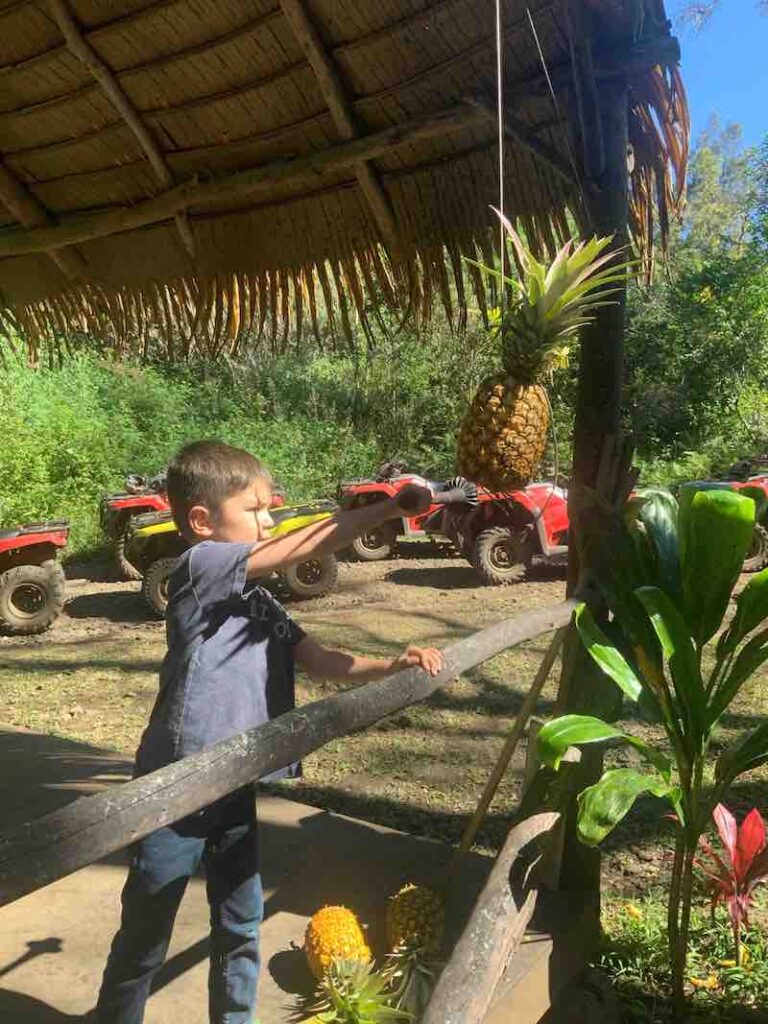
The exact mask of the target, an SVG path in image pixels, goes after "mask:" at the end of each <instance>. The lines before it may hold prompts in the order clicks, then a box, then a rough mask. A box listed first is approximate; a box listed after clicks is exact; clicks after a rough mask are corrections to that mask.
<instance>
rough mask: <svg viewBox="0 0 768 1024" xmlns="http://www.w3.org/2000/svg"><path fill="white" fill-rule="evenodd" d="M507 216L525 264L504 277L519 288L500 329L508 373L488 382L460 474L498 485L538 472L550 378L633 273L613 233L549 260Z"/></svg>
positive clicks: (476, 406) (460, 456) (475, 404)
mask: <svg viewBox="0 0 768 1024" xmlns="http://www.w3.org/2000/svg"><path fill="white" fill-rule="evenodd" d="M503 223H504V230H505V233H506V235H507V239H508V243H509V245H510V246H511V247H513V248H514V250H515V253H516V257H517V263H518V264H519V266H520V267H521V268H522V275H521V280H519V281H518V280H516V279H514V278H506V277H505V279H504V280H505V283H506V285H507V287H508V288H509V289H511V290H512V291H513V292H515V295H514V298H513V299H512V301H511V302H510V304H509V308H508V309H506V310H505V311H504V313H503V316H501V317H500V318H499V322H498V324H497V326H496V328H495V329H496V331H497V332H498V336H499V339H500V342H501V362H502V365H503V368H504V372H503V373H501V374H498V375H497V376H494V377H490V378H488V380H486V381H484V382H483V383H482V384H481V385H480V388H479V389H478V391H477V394H476V395H475V397H474V399H473V401H472V404H471V406H470V409H469V411H468V412H467V414H466V416H465V417H464V421H463V423H462V424H461V428H460V430H459V437H458V445H457V463H458V471H459V473H461V475H462V476H465V477H467V478H468V479H469V480H472V481H474V482H475V483H479V484H483V485H484V486H485V487H488V488H489V489H490V490H493V491H508V490H512V489H514V488H516V487H523V486H525V484H527V483H528V482H529V481H530V479H531V477H532V476H533V474H534V473H535V472H536V469H537V467H538V465H539V462H540V461H541V457H542V455H543V454H544V449H545V447H546V442H547V428H548V426H549V402H548V399H547V392H546V389H545V387H544V385H543V383H542V381H543V380H544V379H545V378H546V376H547V374H548V373H549V372H550V371H551V370H552V369H553V368H554V367H555V366H556V365H557V364H558V363H562V362H563V361H564V360H565V359H566V358H567V354H568V350H569V348H570V346H571V345H572V344H573V343H574V341H575V340H576V338H577V336H578V332H579V330H580V329H581V327H582V326H583V325H584V324H586V323H589V321H590V319H591V317H590V314H591V313H592V312H593V311H594V310H595V309H597V308H598V307H599V306H600V305H602V304H603V303H604V302H605V300H606V298H607V297H608V296H609V295H612V294H613V293H614V291H615V289H614V288H613V287H612V286H613V285H615V284H618V283H619V282H622V281H624V280H626V275H627V269H628V264H627V263H621V264H619V263H617V262H615V254H614V253H613V252H610V253H606V252H604V250H605V249H606V248H607V247H608V246H609V245H610V242H611V239H610V238H592V239H591V240H590V241H588V242H578V243H577V242H575V241H574V240H571V241H569V242H567V243H566V244H565V245H564V246H563V247H562V249H560V251H559V252H558V253H557V255H556V256H555V258H554V260H553V261H552V263H551V264H550V265H549V266H547V265H545V264H543V263H539V261H538V260H536V259H535V258H534V256H533V255H532V254H531V252H530V250H529V249H528V248H527V247H526V245H525V244H524V242H523V241H522V239H521V238H520V237H519V236H518V235H517V233H516V232H515V230H514V228H513V227H512V225H511V224H510V223H509V221H507V220H506V219H504V221H503ZM609 264H610V265H609ZM476 265H477V266H479V267H480V269H481V270H483V271H485V272H487V273H491V274H495V275H496V276H498V273H497V271H494V270H493V269H492V268H489V267H485V266H483V265H482V264H476Z"/></svg>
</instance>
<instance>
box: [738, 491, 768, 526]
mask: <svg viewBox="0 0 768 1024" xmlns="http://www.w3.org/2000/svg"><path fill="white" fill-rule="evenodd" d="M739 494H743V495H744V496H745V497H747V498H751V499H752V501H754V503H755V517H756V519H757V521H758V523H760V522H762V520H763V516H764V515H765V511H766V508H767V507H768V498H767V497H766V495H765V491H764V490H763V489H762V487H755V486H752V485H749V484H748V485H747V486H746V487H740V488H739Z"/></svg>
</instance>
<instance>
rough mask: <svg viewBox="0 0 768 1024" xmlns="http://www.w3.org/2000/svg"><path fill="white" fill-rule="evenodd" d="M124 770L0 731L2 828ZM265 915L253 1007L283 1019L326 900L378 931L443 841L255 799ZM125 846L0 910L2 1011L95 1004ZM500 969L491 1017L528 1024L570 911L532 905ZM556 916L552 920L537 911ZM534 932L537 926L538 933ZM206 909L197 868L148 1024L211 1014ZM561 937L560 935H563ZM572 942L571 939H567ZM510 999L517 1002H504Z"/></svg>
mask: <svg viewBox="0 0 768 1024" xmlns="http://www.w3.org/2000/svg"><path fill="white" fill-rule="evenodd" d="M129 775H130V764H128V763H127V762H126V761H124V760H123V759H121V758H119V757H116V756H115V755H113V754H110V753H109V752H105V751H99V750H94V749H93V748H90V747H86V746H84V745H82V744H76V743H71V742H69V741H67V740H62V739H60V738H58V737H50V736H40V735H38V734H35V733H25V732H23V731H19V730H1V729H0V807H2V808H3V814H2V821H3V825H2V827H3V828H5V827H9V826H12V825H13V823H14V822H16V821H21V820H29V819H34V818H35V817H38V816H39V815H40V814H43V813H46V812H47V811H50V810H53V809H54V808H55V807H57V806H61V805H62V804H63V803H65V802H67V801H69V800H72V799H76V798H78V797H79V796H82V795H84V794H86V793H88V792H93V791H95V790H96V789H98V788H100V787H102V786H104V785H109V784H114V783H115V782H117V781H121V780H124V779H125V778H127V777H129ZM258 807H259V820H260V839H261V850H262V863H261V867H262V875H263V880H264V887H265V895H266V916H265V922H264V926H263V929H262V957H263V961H262V962H263V968H262V979H261V987H260V1000H259V1017H260V1020H261V1021H262V1022H263V1024H284V1022H285V1021H286V1020H288V1019H289V1016H290V1012H291V1010H292V1009H293V1008H294V1007H295V1005H296V998H297V994H298V993H301V992H304V991H306V990H307V988H308V987H311V979H310V977H309V974H308V971H307V969H306V965H305V962H304V957H303V954H302V953H301V952H300V951H299V947H300V945H301V943H302V940H303V934H304V929H305V927H306V922H307V919H308V918H309V917H310V916H311V914H312V913H314V911H315V910H317V909H318V907H319V906H320V905H322V904H323V903H343V904H345V905H346V906H349V907H351V908H352V909H354V910H355V911H356V912H357V913H358V915H359V916H360V918H361V920H362V921H364V922H366V923H367V924H368V925H369V939H370V941H371V943H372V945H373V947H374V949H376V948H377V947H379V948H380V946H381V942H382V935H381V926H382V918H383V907H384V902H385V899H386V897H387V895H388V894H389V893H390V892H392V891H393V890H394V889H396V888H397V887H398V886H399V885H400V884H401V883H402V882H403V881H406V880H409V879H413V880H415V881H424V882H429V880H430V879H431V878H434V877H435V874H436V872H437V871H438V870H439V868H440V867H441V866H442V865H444V864H445V863H446V862H447V860H448V858H449V856H450V854H451V849H450V848H449V847H447V846H445V845H443V844H441V843H438V842H434V841H431V840H425V839H421V838H418V837H415V836H411V835H406V834H404V833H400V832H394V831H392V830H390V829H385V828H381V827H379V826H376V825H372V824H370V823H367V822H362V821H357V820H353V819H350V818H344V817H342V816H340V815H336V814H331V813H329V812H326V811H322V810H318V809H317V808H314V807H308V806H306V805H302V804H300V803H296V802H293V801H290V800H286V799H282V798H280V797H275V796H271V795H262V796H260V797H259V801H258ZM489 866H490V862H489V860H488V859H486V858H481V857H473V858H471V859H470V861H469V862H468V865H467V869H466V871H465V873H464V876H463V878H462V879H461V884H460V885H459V886H457V889H456V894H455V897H454V899H453V904H452V906H451V907H450V908H449V919H450V927H451V929H452V930H453V931H457V930H458V929H459V928H460V927H461V926H462V924H463V922H464V921H465V920H466V917H467V915H468V913H469V911H470V909H471V907H472V904H473V902H474V900H475V898H476V896H477V893H478V892H479V890H480V888H481V886H482V883H483V880H484V878H485V876H486V873H487V871H488V869H489ZM124 878H125V856H124V854H122V853H121V854H117V855H115V856H112V857H108V858H106V859H105V860H103V861H101V862H99V863H97V864H94V865H91V866H90V867H87V868H84V869H83V870H82V871H79V872H77V873H76V874H74V875H71V876H69V877H68V878H64V879H62V880H61V881H59V882H57V883H55V884H53V885H50V886H48V887H47V888H45V889H41V890H39V891H38V892H36V893H32V894H30V895H29V896H27V897H25V898H24V899H21V900H18V901H17V902H15V903H13V904H11V905H10V906H8V907H5V908H3V909H2V910H0V1022H2V1024H73V1022H75V1021H79V1020H81V1019H82V1017H83V1015H85V1014H87V1012H88V1011H89V1010H90V1009H91V1007H92V1006H93V1003H94V1000H95V996H96V992H97V990H98V986H99V981H100V978H101V972H102V970H103V966H104V962H105V959H106V955H107V951H108V949H109V944H110V942H111V939H112V936H113V934H114V931H115V928H116V926H117V923H118V917H119V897H120V891H121V889H122V885H123V881H124ZM542 914H543V917H542V920H543V921H544V923H543V924H542V925H540V926H538V927H537V928H534V929H532V930H531V931H530V932H529V934H528V936H527V940H526V944H525V945H524V947H523V949H522V950H521V952H520V953H519V954H518V956H517V957H516V958H515V961H514V962H513V964H512V965H511V967H510V970H509V971H508V972H507V976H506V977H505V979H504V983H503V985H502V986H500V989H499V991H498V993H497V998H496V1000H495V1002H494V1006H493V1008H492V1010H491V1013H490V1014H489V1016H488V1019H487V1024H505V1022H506V1021H509V1020H513V1019H514V1020H515V1022H516V1024H533V1022H535V1021H538V1020H539V1018H540V1016H541V1015H542V1013H544V1011H545V1010H546V1009H547V1007H548V1005H549V1003H550V1001H551V999H552V998H553V995H554V993H555V992H556V991H557V990H558V988H559V987H560V986H561V984H563V983H565V981H566V980H567V978H568V977H570V976H571V974H572V972H573V970H574V969H575V966H574V965H573V964H571V962H570V960H568V958H567V957H566V958H564V955H563V949H564V948H567V947H569V946H570V945H572V944H570V943H568V942H567V941H559V940H557V939H554V940H553V938H552V934H551V932H552V931H557V932H560V933H563V934H564V933H565V932H567V933H569V934H572V933H573V932H574V930H575V933H576V934H578V927H579V921H578V910H577V908H574V910H573V911H570V910H567V908H566V911H565V912H563V908H562V907H560V906H558V907H557V908H551V907H550V908H549V909H548V908H547V907H546V906H544V907H543V908H542ZM547 917H549V918H550V919H553V920H554V921H555V922H556V925H553V926H550V925H549V923H548V922H547V921H545V920H544V919H545V918H547ZM542 929H543V930H542ZM207 933H208V907H207V902H206V898H205V888H204V883H203V881H202V879H194V880H193V881H192V883H191V884H190V886H189V889H188V891H187V895H186V896H185V899H184V901H183V903H182V906H181V909H180V912H179V915H178V918H177V921H176V927H175V929H174V934H173V940H172V943H171V948H170V952H169V958H168V961H167V962H166V964H165V966H164V967H163V969H162V970H161V971H160V972H159V974H158V976H157V979H156V984H155V987H154V992H153V995H152V997H151V999H150V1001H149V1004H148V1008H147V1014H146V1018H145V1021H146V1024H169V1022H175V1021H183V1024H204V1022H206V1021H207V1019H208V1018H207V1001H206V1000H207V995H206V985H207V955H208V941H207ZM561 938H562V936H561ZM576 946H577V948H578V944H576ZM513 1007H514V1013H512V1008H513Z"/></svg>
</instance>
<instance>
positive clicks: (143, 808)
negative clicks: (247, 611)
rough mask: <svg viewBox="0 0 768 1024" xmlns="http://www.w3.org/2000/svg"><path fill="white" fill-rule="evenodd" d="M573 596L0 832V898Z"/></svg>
mask: <svg viewBox="0 0 768 1024" xmlns="http://www.w3.org/2000/svg"><path fill="white" fill-rule="evenodd" d="M575 604H576V602H575V601H573V600H570V601H564V602H562V603H561V604H557V605H552V606H549V607H546V608H541V609H536V610H535V611H530V612H525V613H523V614H522V615H518V616H515V618H513V619H507V620H505V621H504V622H500V623H497V624H496V625H494V626H489V627H488V628H487V629H483V630H481V631H480V632H478V633H474V634H472V636H469V637H466V638H465V639H463V640H459V641H457V642H456V643H454V644H451V645H450V646H449V647H447V648H446V649H445V650H444V652H443V656H444V668H443V671H442V672H441V673H440V674H439V675H438V676H435V677H432V676H429V675H427V674H426V673H425V672H423V671H421V670H420V669H406V670H405V671H403V672H398V673H397V674H396V675H394V676H389V677H388V678H386V679H381V680H377V681H376V682H373V683H368V684H366V685H365V686H360V687H358V688H356V689H353V690H347V691H345V692H344V693H339V694H335V695H334V696H332V697H326V698H325V699H324V700H319V701H315V702H314V703H312V704H308V705H306V706H305V707H303V708H299V709H297V710H295V711H291V712H289V713H288V714H285V715H281V717H280V718H276V719H275V720H274V721H272V722H268V723H267V724H266V725H262V726H259V727H258V728H256V729H251V730H250V731H249V732H245V733H241V734H239V735H238V736H234V737H232V739H229V740H225V741H224V742H222V743H218V744H217V745H216V746H214V747H211V748H210V749H209V750H205V751H203V752H202V753H200V754H195V755H193V756H192V757H187V758H184V760H183V761H177V762H175V763H173V764H170V765H168V766H167V767H165V768H161V769H160V770H159V771H156V772H152V773H151V774H149V775H145V776H143V777H142V778H139V779H135V780H134V781H132V782H127V783H125V785H122V786H118V787H115V788H113V789H109V790H106V791H105V792H103V793H98V794H97V795H95V796H91V797H88V798H86V799H81V800H77V801H75V802H74V803H72V804H70V805H69V806H67V807H64V808H61V809H60V810H58V811H54V812H53V813H52V814H48V815H46V816H45V817H42V818H38V819H37V820H35V821H31V822H27V823H25V824H24V825H22V826H20V827H17V828H15V829H14V830H13V831H12V832H11V833H5V834H2V835H0V906H4V905H5V904H7V903H11V902H12V901H13V900H16V899H19V898H20V897H21V896H24V895H26V894H27V893H29V892H33V891H34V890H35V889H40V888H42V887H43V886H44V885H48V884H49V883H50V882H53V881H55V880H56V879H57V878H62V877H64V876H65V875H68V874H71V872H73V871H77V870H78V869H79V868H82V867H85V866H86V865H87V864H92V863H93V862H94V861H96V860H100V859H101V858H102V857H104V856H106V855H107V854H109V853H113V852H114V851H115V850H119V849H122V847H124V846H127V845H128V844H129V843H132V842H134V841H135V840H137V839H140V838H141V837H142V836H145V835H147V834H148V833H150V832H153V831H154V830H155V829H157V828H160V827H162V826H164V825H168V824H170V823H172V822H174V821H178V820H179V819H180V818H184V817H186V815H188V814H191V813H193V812H194V811H197V810H199V809H200V808H201V807H205V806H206V805H207V804H209V803H211V802H212V801H214V800H217V799H219V798H220V797H222V796H225V795H226V794H227V793H230V792H232V790H234V789H237V788H238V787H239V786H243V785H245V784H246V783H248V782H251V781H253V780H254V779H259V778H262V777H263V776H265V775H268V774H270V773H271V772H273V771H275V770H276V769H278V768H283V767H285V766H286V765H289V764H291V763H292V762H294V761H298V760H300V759H301V758H302V757H306V755H307V754H311V753H312V752H313V751H315V750H318V749H319V748H320V747H322V746H324V744H326V743H328V742H329V741H330V740H332V739H336V738H338V737H340V736H345V735H347V734H348V733H351V732H355V731H357V730H359V729H364V728H366V727H367V726H370V725H373V724H374V723H375V722H377V721H379V719H381V718H384V717H386V716H387V715H390V714H392V713H394V712H396V711H400V710H401V709H402V708H405V707H408V706H409V705H411V704H415V703H416V702H418V701H421V700H424V698H425V697H428V696H429V695H430V694H431V693H433V692H434V691H435V690H437V689H438V688H439V687H441V686H444V685H445V684H446V683H448V682H450V681H451V680H452V679H455V678H456V676H458V675H460V674H461V673H462V672H466V671H467V670H468V669H471V668H474V667H475V666H477V665H480V664H482V663H483V662H484V661H487V660H488V659H489V658H492V657H494V655H496V654H499V653H501V652H502V651H505V650H507V649H508V648H510V647H514V646H516V645H517V644H520V643H523V642H524V641H526V640H532V639H534V638H535V637H537V636H540V635H541V634H542V633H548V632H550V631H552V630H554V629H559V628H560V627H562V626H565V625H566V624H567V623H568V622H569V621H570V618H571V613H572V611H573V608H574V606H575Z"/></svg>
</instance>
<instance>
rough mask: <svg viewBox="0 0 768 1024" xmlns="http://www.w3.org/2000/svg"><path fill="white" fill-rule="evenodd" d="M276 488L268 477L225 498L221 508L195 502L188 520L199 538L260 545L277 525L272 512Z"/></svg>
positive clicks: (257, 480) (191, 528)
mask: <svg viewBox="0 0 768 1024" xmlns="http://www.w3.org/2000/svg"><path fill="white" fill-rule="evenodd" d="M271 499H272V491H271V488H270V486H269V484H268V483H267V481H266V480H263V479H260V478H259V479H256V480H254V481H253V483H251V484H249V485H248V486H247V487H245V488H244V489H243V490H242V491H237V493H236V494H232V495H230V497H229V498H225V499H224V501H223V502H222V503H221V505H219V507H218V508H217V509H212V510H209V509H207V508H206V507H205V506H204V505H195V506H193V507H192V508H191V509H190V510H189V514H188V521H189V527H190V530H191V532H192V533H193V534H194V536H195V539H196V540H223V541H229V542H230V543H236V544H256V543H258V542H259V541H262V540H266V539H267V537H268V536H269V530H270V529H271V527H273V526H274V525H275V524H274V522H273V520H272V516H271V515H270V514H269V505H270V501H271Z"/></svg>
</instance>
